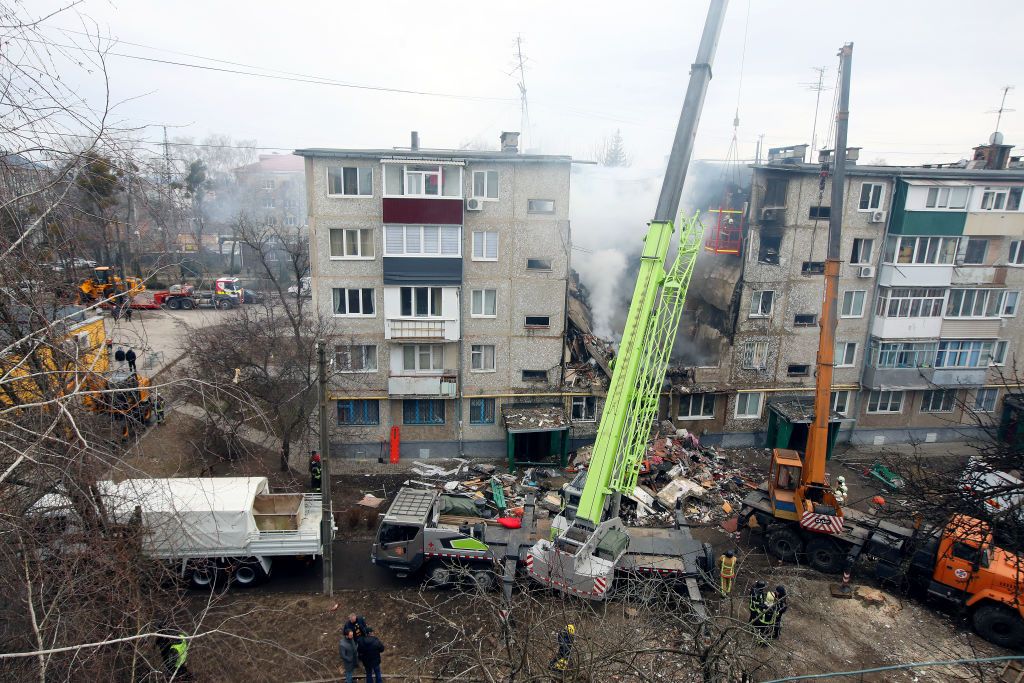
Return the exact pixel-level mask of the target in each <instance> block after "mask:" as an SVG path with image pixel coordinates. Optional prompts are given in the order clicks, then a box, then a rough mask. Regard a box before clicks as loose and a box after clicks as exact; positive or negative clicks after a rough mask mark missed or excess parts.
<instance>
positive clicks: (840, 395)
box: [832, 391, 850, 416]
mask: <svg viewBox="0 0 1024 683" xmlns="http://www.w3.org/2000/svg"><path fill="white" fill-rule="evenodd" d="M849 409H850V392H849V391H833V392H832V412H834V413H839V414H840V415H844V416H845V415H846V413H847V411H848V410H849Z"/></svg>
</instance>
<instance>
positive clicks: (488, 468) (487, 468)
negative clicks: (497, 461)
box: [473, 462, 498, 477]
mask: <svg viewBox="0 0 1024 683" xmlns="http://www.w3.org/2000/svg"><path fill="white" fill-rule="evenodd" d="M497 469H498V468H497V467H495V466H494V465H491V464H490V463H486V462H480V463H477V464H475V465H473V471H474V472H479V473H480V474H483V475H485V476H488V477H489V476H491V475H493V474H494V472H495V470H497Z"/></svg>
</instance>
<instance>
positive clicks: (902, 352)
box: [870, 341, 939, 369]
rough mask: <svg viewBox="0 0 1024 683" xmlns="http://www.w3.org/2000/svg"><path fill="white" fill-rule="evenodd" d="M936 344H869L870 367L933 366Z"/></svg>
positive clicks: (874, 342)
mask: <svg viewBox="0 0 1024 683" xmlns="http://www.w3.org/2000/svg"><path fill="white" fill-rule="evenodd" d="M938 348H939V345H938V343H937V342H878V341H873V342H872V343H871V360H870V365H871V367H876V368H902V369H908V368H928V367H931V366H932V365H934V364H935V353H936V351H937V350H938Z"/></svg>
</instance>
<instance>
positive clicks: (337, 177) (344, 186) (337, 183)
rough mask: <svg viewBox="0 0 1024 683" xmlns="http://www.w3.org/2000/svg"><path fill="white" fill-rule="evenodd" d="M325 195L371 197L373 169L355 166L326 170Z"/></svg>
mask: <svg viewBox="0 0 1024 683" xmlns="http://www.w3.org/2000/svg"><path fill="white" fill-rule="evenodd" d="M327 194H328V195H331V196H341V197H357V196H360V195H362V196H364V197H367V196H371V195H373V169H372V168H357V167H355V166H335V167H333V168H328V169H327Z"/></svg>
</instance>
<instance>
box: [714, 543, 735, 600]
mask: <svg viewBox="0 0 1024 683" xmlns="http://www.w3.org/2000/svg"><path fill="white" fill-rule="evenodd" d="M718 577H719V580H720V582H721V588H722V595H724V596H727V597H728V596H729V595H730V594H731V593H732V585H733V581H734V580H735V578H736V553H735V552H734V551H732V550H726V551H725V554H724V555H722V562H721V567H720V568H719V571H718Z"/></svg>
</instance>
